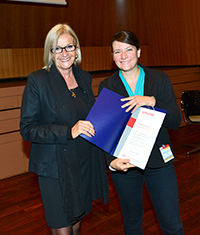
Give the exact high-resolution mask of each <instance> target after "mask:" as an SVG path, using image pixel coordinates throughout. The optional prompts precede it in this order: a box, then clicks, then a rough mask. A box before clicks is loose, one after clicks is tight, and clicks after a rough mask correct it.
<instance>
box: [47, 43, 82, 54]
mask: <svg viewBox="0 0 200 235" xmlns="http://www.w3.org/2000/svg"><path fill="white" fill-rule="evenodd" d="M69 46H73V47H74V49H73V50H67V48H68V47H69ZM57 47H58V48H60V49H61V52H58V53H56V52H54V48H51V52H52V53H53V54H61V53H62V52H63V50H64V49H65V51H66V52H72V51H75V50H76V48H77V46H76V45H73V44H72V45H71V44H70V45H67V46H65V47H60V46H57Z"/></svg>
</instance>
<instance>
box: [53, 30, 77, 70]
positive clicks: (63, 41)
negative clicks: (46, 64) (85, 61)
mask: <svg viewBox="0 0 200 235" xmlns="http://www.w3.org/2000/svg"><path fill="white" fill-rule="evenodd" d="M72 45H74V38H73V37H72V36H71V35H70V34H68V33H65V34H61V35H60V37H59V38H58V42H57V47H66V46H68V47H70V46H72ZM76 54H77V48H76V49H75V50H74V51H71V52H67V51H66V50H65V49H63V50H62V52H61V53H58V54H56V53H52V58H53V61H54V62H55V63H56V65H57V68H58V70H59V71H60V72H61V73H63V72H66V71H67V70H70V69H71V68H72V65H73V64H74V61H75V58H76ZM55 58H56V60H55Z"/></svg>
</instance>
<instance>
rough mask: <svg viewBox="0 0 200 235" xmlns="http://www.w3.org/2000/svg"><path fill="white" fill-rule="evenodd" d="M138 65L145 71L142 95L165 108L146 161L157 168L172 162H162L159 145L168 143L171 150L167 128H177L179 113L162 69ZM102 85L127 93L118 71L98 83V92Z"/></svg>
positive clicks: (120, 92) (166, 76) (151, 166)
mask: <svg viewBox="0 0 200 235" xmlns="http://www.w3.org/2000/svg"><path fill="white" fill-rule="evenodd" d="M140 66H141V67H143V69H144V72H145V84H144V95H145V96H154V97H155V98H156V107H158V108H161V109H165V110H167V114H166V117H165V119H164V122H163V125H162V127H161V129H160V132H159V134H158V137H157V139H156V143H155V145H154V148H153V150H152V153H151V156H150V158H149V161H148V163H147V167H149V168H157V167H162V166H166V165H167V164H170V163H171V162H172V161H169V162H168V163H164V161H163V158H162V156H161V153H160V150H159V147H161V146H162V145H163V144H169V145H170V147H171V150H172V146H171V143H170V139H169V135H168V131H167V128H169V129H173V130H176V129H178V128H179V126H180V123H181V113H180V110H179V107H178V104H177V102H176V95H175V93H174V90H173V87H172V84H171V81H170V78H169V76H168V75H167V74H166V73H164V72H162V71H159V70H153V69H149V68H146V67H144V66H142V65H141V64H140ZM103 87H106V88H107V89H110V90H112V91H114V92H116V93H118V94H120V95H122V96H124V97H127V96H128V93H127V92H126V89H125V87H124V85H123V83H122V82H121V79H120V77H119V71H116V72H115V73H114V74H113V75H112V76H111V77H108V78H106V79H105V80H104V81H102V82H101V83H100V85H99V92H100V91H101V90H102V89H103ZM112 160H113V157H110V158H109V160H108V164H109V163H110V162H111V161H112Z"/></svg>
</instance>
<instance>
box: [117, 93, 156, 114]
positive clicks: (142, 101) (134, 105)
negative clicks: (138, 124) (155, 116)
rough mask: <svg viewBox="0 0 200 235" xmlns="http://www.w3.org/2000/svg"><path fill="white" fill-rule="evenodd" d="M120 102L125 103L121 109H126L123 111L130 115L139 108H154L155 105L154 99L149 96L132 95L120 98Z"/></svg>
mask: <svg viewBox="0 0 200 235" xmlns="http://www.w3.org/2000/svg"><path fill="white" fill-rule="evenodd" d="M121 101H127V102H126V103H125V104H123V105H122V106H121V107H122V108H126V107H128V108H127V109H126V110H125V111H126V112H129V111H130V110H132V111H131V113H133V112H135V111H136V110H137V109H138V108H139V107H141V106H144V105H147V106H151V107H154V106H155V105H156V99H155V98H154V97H151V96H140V95H134V96H130V97H126V98H122V99H121Z"/></svg>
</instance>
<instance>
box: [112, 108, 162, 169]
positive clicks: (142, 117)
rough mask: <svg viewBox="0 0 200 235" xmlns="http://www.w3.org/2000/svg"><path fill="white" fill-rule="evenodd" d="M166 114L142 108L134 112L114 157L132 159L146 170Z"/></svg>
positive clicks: (131, 160) (131, 161) (135, 164)
mask: <svg viewBox="0 0 200 235" xmlns="http://www.w3.org/2000/svg"><path fill="white" fill-rule="evenodd" d="M165 115H166V112H162V111H158V110H154V109H149V108H145V107H140V108H139V109H138V110H136V112H134V113H133V114H132V116H131V118H130V119H129V122H128V123H127V125H126V128H125V129H124V132H123V134H122V136H121V138H120V140H119V143H118V145H117V148H116V150H115V152H114V156H115V157H118V158H125V159H130V163H131V164H133V165H134V166H136V167H139V168H141V169H144V168H145V167H146V164H147V162H148V159H149V156H150V154H151V151H152V149H153V146H154V143H155V140H156V138H157V135H158V133H159V130H160V127H161V125H162V123H163V120H164V118H165Z"/></svg>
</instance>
